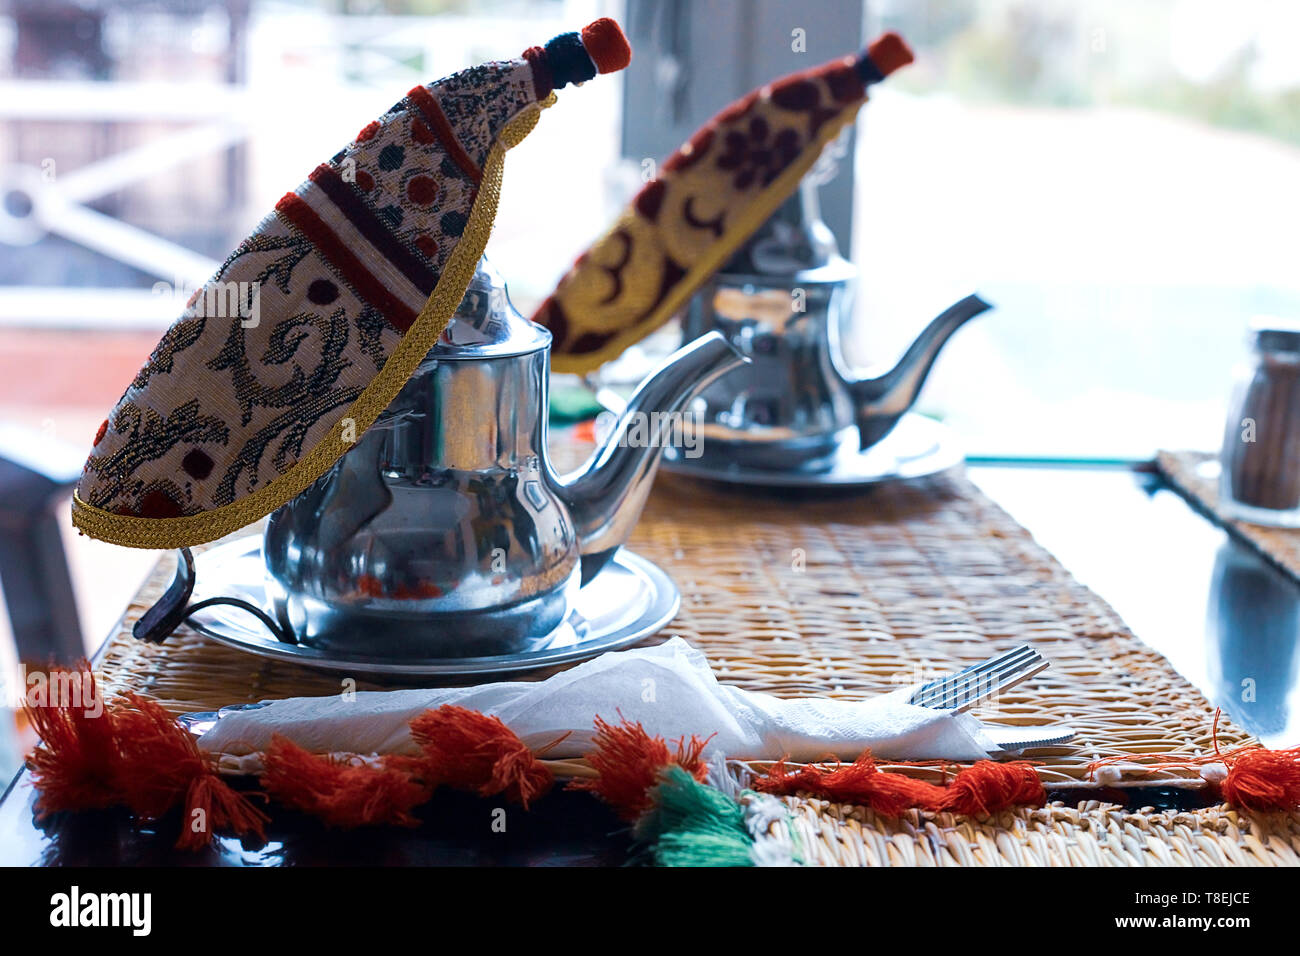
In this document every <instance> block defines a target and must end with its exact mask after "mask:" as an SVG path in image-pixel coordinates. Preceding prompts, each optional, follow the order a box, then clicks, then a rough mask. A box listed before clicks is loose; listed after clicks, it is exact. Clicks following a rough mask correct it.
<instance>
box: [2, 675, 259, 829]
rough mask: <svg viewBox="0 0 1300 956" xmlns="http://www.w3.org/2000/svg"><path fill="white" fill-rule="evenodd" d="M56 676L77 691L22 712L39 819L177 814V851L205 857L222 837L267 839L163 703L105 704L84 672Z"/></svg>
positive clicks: (130, 698)
mask: <svg viewBox="0 0 1300 956" xmlns="http://www.w3.org/2000/svg"><path fill="white" fill-rule="evenodd" d="M55 673H56V674H58V675H61V676H60V684H61V686H63V687H65V688H66V687H68V686H71V685H72V684H73V683H76V685H77V686H78V688H79V689H80V693H78V694H75V695H73V696H75V697H76V698H78V699H76V700H75V701H74V700H65V701H60V702H54V701H50V700H46V701H41V702H36V701H31V700H29V701H28V702H27V703H26V705H25V710H26V711H27V715H28V717H29V719H30V720H31V722H32V724H33V726H35V728H36V731H37V733H38V734H40V736H41V741H42V742H41V744H40V745H39V746H38V747H37V748H36V749H35V750H34V751H33V752H32V754H31V756H30V757H29V758H28V766H29V767H30V769H31V772H32V779H33V782H34V784H35V786H36V788H37V790H38V791H39V793H40V796H39V797H38V798H37V801H36V813H37V818H38V819H41V820H44V819H45V818H46V817H48V816H49V815H50V814H51V813H57V812H60V811H63V810H88V809H101V808H104V807H112V806H125V807H127V808H128V809H130V810H131V812H132V813H134V814H135V815H136V816H137V817H139V818H140V819H141V820H148V821H152V820H157V819H158V818H160V817H162V816H164V815H165V814H166V813H168V812H169V811H170V810H172V809H173V808H175V807H177V806H180V807H181V808H182V811H183V824H182V827H181V834H180V837H179V839H178V840H177V841H176V846H177V847H178V848H180V849H187V850H198V849H202V848H203V847H205V846H207V845H208V843H209V842H210V841H211V839H212V837H213V835H214V834H215V833H216V832H217V831H218V830H225V831H230V832H233V833H235V834H237V835H239V836H246V835H249V834H253V835H256V836H257V837H258V838H259V839H265V833H264V827H265V825H266V822H267V820H268V819H269V818H268V817H267V816H266V814H264V813H262V812H261V811H260V810H258V809H257V808H256V807H254V806H253V805H252V804H251V803H250V802H249V801H248V798H247V797H245V796H243V795H242V794H239V793H236V792H235V791H234V790H232V789H231V788H230V786H229V785H228V784H226V782H225V781H223V780H222V779H221V778H220V777H219V776H217V771H216V764H215V759H214V758H213V757H212V755H210V754H205V753H204V752H203V751H201V750H199V748H198V745H197V744H196V743H195V741H194V738H193V737H191V736H190V735H189V734H188V733H187V732H186V731H185V730H184V729H183V728H182V727H181V726H180V725H179V724H178V723H176V720H175V719H174V718H173V717H172V716H171V714H169V713H168V712H167V711H166V710H164V709H163V707H162V706H161V705H159V704H158V703H156V702H154V701H152V700H148V699H147V698H144V697H140V696H138V695H135V694H128V695H126V698H125V699H124V700H123V701H122V702H116V703H113V704H110V705H105V704H104V703H103V701H102V700H101V698H100V697H99V691H98V687H97V686H96V684H95V679H94V675H93V674H92V673H91V671H90V668H89V666H88V665H83V666H81V667H80V668H78V669H77V670H74V671H57V672H55ZM52 676H53V675H52Z"/></svg>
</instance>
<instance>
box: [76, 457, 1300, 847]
mask: <svg viewBox="0 0 1300 956" xmlns="http://www.w3.org/2000/svg"><path fill="white" fill-rule="evenodd" d="M630 547H632V548H633V549H635V550H636V551H637V552H639V553H640V554H642V555H644V556H646V557H647V558H649V559H651V560H652V561H655V562H657V563H658V564H659V565H660V566H661V567H663V568H665V569H666V570H667V571H668V572H669V573H670V574H671V575H672V576H673V578H674V579H675V580H676V582H677V584H678V586H679V587H680V588H681V591H682V610H681V613H680V614H679V615H678V617H677V618H676V619H675V620H674V621H673V622H672V624H671V625H669V627H668V628H666V629H665V631H664V632H663V634H661V635H659V636H657V637H656V638H655V640H661V639H663V638H664V637H667V636H668V635H673V634H676V635H680V636H682V637H684V638H685V639H686V640H688V641H690V642H692V643H694V644H695V645H697V646H698V647H700V648H701V649H702V650H703V651H704V652H705V653H706V654H707V655H708V656H709V658H710V660H711V661H712V662H713V664H714V666H715V669H716V670H717V673H718V677H719V679H720V680H722V681H725V682H730V683H734V684H736V685H738V686H741V687H744V688H746V689H749V690H756V691H765V692H768V693H772V694H777V695H783V696H795V695H815V694H820V695H830V696H838V697H848V698H855V697H860V696H865V695H871V694H877V693H881V692H885V691H889V690H892V689H895V688H897V687H898V686H900V684H901V683H903V682H912V681H915V680H919V679H923V678H928V677H931V676H934V675H936V674H939V673H943V672H947V671H950V670H953V669H957V668H960V667H963V666H966V665H968V664H971V663H974V662H976V661H979V660H981V659H983V658H986V657H988V656H989V655H991V654H994V653H996V652H999V651H1002V650H1006V649H1009V648H1011V647H1014V646H1016V645H1018V644H1021V643H1029V644H1032V645H1034V646H1035V647H1036V648H1037V649H1038V650H1039V651H1040V652H1041V653H1042V654H1043V655H1044V657H1046V658H1048V659H1049V660H1050V661H1051V663H1052V666H1051V668H1050V669H1049V670H1047V671H1046V672H1045V673H1044V674H1042V675H1040V676H1039V677H1037V678H1035V679H1033V680H1031V681H1029V682H1027V683H1025V684H1022V685H1020V686H1019V687H1017V688H1015V689H1014V690H1013V691H1010V692H1008V693H1006V694H1004V695H1003V696H1002V698H1001V700H1000V701H998V703H997V706H996V707H993V708H985V709H983V710H980V711H977V713H979V714H980V715H981V716H982V717H984V718H985V719H988V720H995V721H1003V722H1008V723H1024V724H1033V723H1051V722H1062V723H1069V724H1070V725H1072V726H1073V727H1074V728H1075V729H1076V730H1077V731H1078V737H1077V739H1076V740H1075V741H1074V742H1072V743H1071V744H1069V745H1066V746H1061V747H1055V748H1051V749H1044V750H1040V751H1035V752H1032V753H1031V754H1030V756H1031V757H1032V758H1033V759H1035V760H1038V761H1040V762H1041V763H1040V767H1039V770H1040V773H1041V775H1042V777H1043V780H1044V783H1045V784H1046V785H1047V786H1048V787H1049V789H1051V788H1068V787H1072V786H1075V785H1080V784H1083V785H1087V783H1088V781H1087V767H1088V765H1089V764H1090V763H1091V762H1092V761H1094V760H1097V759H1100V758H1105V757H1109V756H1114V755H1142V754H1179V755H1186V756H1188V757H1192V756H1199V755H1202V754H1205V753H1206V752H1208V751H1210V750H1211V749H1212V747H1213V741H1212V734H1211V727H1212V720H1213V715H1214V708H1213V707H1212V706H1211V705H1210V704H1209V702H1208V701H1206V699H1205V698H1204V697H1202V696H1201V694H1200V693H1199V692H1197V691H1196V689H1195V688H1193V687H1192V686H1191V685H1190V684H1189V683H1187V682H1186V681H1185V680H1184V679H1183V678H1181V677H1180V676H1178V674H1177V673H1175V672H1174V670H1173V669H1172V667H1171V666H1170V665H1169V663H1168V662H1167V661H1166V660H1165V659H1164V658H1163V657H1161V656H1160V655H1159V654H1157V653H1155V652H1154V651H1152V650H1151V649H1149V648H1148V647H1146V646H1145V645H1144V644H1142V643H1141V641H1139V640H1138V639H1137V638H1136V637H1135V636H1134V635H1133V634H1132V633H1130V632H1129V631H1128V630H1127V629H1126V628H1125V626H1124V624H1123V623H1122V622H1121V621H1120V619H1119V618H1118V617H1117V616H1116V614H1115V612H1114V611H1113V610H1112V609H1111V608H1110V607H1109V606H1108V605H1107V604H1106V603H1105V602H1103V601H1102V600H1101V599H1100V598H1098V597H1097V596H1096V595H1095V594H1093V593H1092V592H1090V591H1089V590H1087V589H1086V588H1084V587H1083V586H1082V585H1080V584H1079V583H1078V582H1077V581H1075V580H1074V579H1073V578H1072V577H1071V576H1070V575H1069V574H1068V573H1067V572H1066V571H1065V570H1064V569H1063V568H1062V567H1061V566H1060V564H1058V563H1057V562H1056V561H1055V560H1054V559H1053V558H1052V557H1051V556H1050V555H1049V554H1047V552H1045V551H1044V550H1043V549H1042V548H1041V547H1039V546H1038V545H1037V544H1036V543H1035V542H1034V541H1033V539H1032V538H1031V537H1030V535H1029V534H1028V532H1026V531H1025V530H1024V529H1023V528H1021V527H1020V526H1019V525H1018V524H1016V523H1015V522H1014V521H1013V520H1012V519H1011V518H1010V517H1009V516H1008V515H1007V514H1006V513H1005V512H1003V511H1002V510H1001V509H1000V508H998V507H997V506H996V505H994V504H993V503H992V502H991V501H990V500H989V499H988V498H987V497H985V496H984V495H983V494H982V493H981V492H980V491H979V490H978V489H977V488H975V487H974V485H972V484H971V483H970V482H969V481H967V480H966V479H965V478H964V477H961V476H956V475H951V474H950V475H947V476H942V477H939V478H935V479H930V480H927V481H923V482H917V483H911V484H898V485H891V486H883V487H878V488H875V489H873V490H871V491H870V492H868V493H865V494H857V495H843V496H835V497H833V498H801V497H799V496H796V495H794V494H792V493H789V492H784V493H781V494H779V495H763V496H757V495H742V494H740V493H738V492H737V491H735V490H733V489H727V488H717V487H713V486H709V485H704V484H699V483H695V482H691V481H689V480H687V479H682V478H675V477H672V476H666V475H665V476H661V477H660V479H659V481H658V483H657V485H656V488H655V491H654V492H653V494H652V495H651V498H650V501H649V503H648V505H647V508H646V511H645V515H644V517H643V518H642V520H641V523H640V524H639V526H638V527H637V529H636V532H635V534H634V535H633V538H632V540H631V542H630ZM170 565H171V562H170V560H165V561H164V562H163V566H162V567H160V569H159V570H158V571H157V572H156V573H155V575H154V576H153V578H152V579H151V580H150V582H149V583H148V584H147V585H146V587H145V588H144V589H143V590H142V591H141V592H140V594H139V595H138V596H137V598H136V600H135V601H134V602H133V603H132V605H131V607H130V609H129V611H128V613H127V615H126V618H125V620H124V624H123V627H122V630H121V632H120V633H118V634H117V635H115V636H114V637H113V638H112V639H111V641H110V643H109V645H108V646H107V648H106V652H105V654H104V655H103V658H102V664H101V672H102V678H103V680H104V683H105V686H106V689H107V690H108V691H110V692H116V691H124V690H128V689H130V690H135V691H138V692H141V693H145V694H148V695H151V696H153V697H155V698H157V699H158V700H159V701H161V702H162V703H163V704H164V705H165V706H167V707H168V708H170V709H171V710H173V711H176V712H182V711H187V710H211V709H215V708H217V707H220V706H223V705H226V704H232V703H243V702H251V701H257V700H261V699H264V698H268V697H280V696H288V695H308V694H332V693H337V691H338V689H339V686H340V685H339V675H336V674H326V673H320V672H315V671H312V670H309V669H306V668H303V667H298V666H294V665H290V664H285V663H280V662H274V661H269V660H263V659H261V658H258V657H254V656H251V655H249V654H245V653H241V652H238V651H234V650H230V649H227V648H224V647H221V646H219V645H217V644H214V643H212V642H210V641H208V640H205V639H203V638H201V637H199V636H198V635H196V634H194V633H193V632H190V631H188V630H184V629H183V630H182V631H180V632H178V633H177V634H176V635H175V636H173V637H172V638H171V639H169V640H168V641H167V642H166V643H165V644H163V645H161V646H152V645H145V644H141V643H139V642H136V641H134V640H133V639H132V638H131V637H130V634H129V628H130V625H131V623H132V622H133V621H134V620H135V618H136V617H138V615H139V614H140V613H141V612H142V611H143V610H144V608H145V607H147V606H148V604H149V602H151V601H152V600H153V599H154V598H155V597H156V596H157V595H158V594H159V593H160V591H161V589H162V588H163V587H164V586H165V584H166V581H167V578H168V577H169V575H170ZM537 676H543V675H537ZM358 686H359V687H362V688H366V687H376V686H379V685H375V684H373V683H370V682H367V681H364V680H361V681H358ZM701 729H702V730H703V731H704V732H706V733H707V731H708V729H707V728H701ZM1248 740H1250V738H1249V737H1248V736H1247V735H1246V734H1244V733H1243V732H1242V731H1240V730H1239V729H1237V728H1235V727H1234V726H1232V725H1231V724H1230V723H1228V722H1227V721H1226V720H1224V721H1221V722H1220V725H1219V743H1220V746H1224V747H1226V746H1231V745H1236V744H1240V743H1243V742H1246V741H1248ZM898 770H899V772H908V773H914V774H918V775H922V776H929V777H931V778H934V777H935V776H937V775H938V774H939V772H940V771H938V770H935V769H929V768H898ZM1125 776H1126V780H1125V783H1129V784H1134V785H1137V784H1163V785H1167V786H1169V785H1171V786H1195V785H1196V783H1198V782H1199V781H1198V778H1196V777H1195V775H1194V774H1193V773H1192V772H1187V771H1176V770H1160V771H1156V772H1152V773H1134V772H1127V773H1126V775H1125ZM787 803H788V804H789V806H790V807H791V809H792V826H793V827H794V829H795V831H796V836H797V837H798V839H799V841H800V843H801V845H802V846H803V850H804V853H805V856H806V858H807V859H808V860H809V861H810V862H817V863H842V864H852V863H870V864H925V863H948V864H964V863H982V864H996V863H1010V864H1020V863H1030V862H1033V863H1059V864H1074V863H1106V864H1118V865H1133V864H1153V865H1163V864H1170V863H1200V864H1223V863H1228V862H1239V863H1240V862H1257V863H1274V864H1278V863H1283V864H1285V863H1296V862H1298V861H1300V856H1298V855H1297V854H1300V815H1297V814H1279V815H1273V816H1270V817H1268V818H1262V817H1260V818H1254V819H1251V818H1246V817H1239V816H1238V815H1237V814H1236V813H1235V812H1231V811H1228V810H1227V809H1226V808H1222V807H1220V808H1210V809H1201V810H1193V811H1186V812H1180V813H1173V812H1167V813H1157V812H1147V811H1143V810H1140V809H1138V810H1132V809H1130V810H1124V809H1120V808H1119V807H1117V806H1115V805H1114V804H1103V803H1099V802H1096V801H1089V802H1085V803H1077V804H1076V805H1073V806H1068V807H1067V806H1064V805H1061V804H1054V805H1049V806H1048V807H1045V808H1042V809H1037V810H1018V811H1009V812H1006V813H1003V814H999V815H997V816H996V817H993V818H988V819H972V818H953V817H951V816H949V815H946V814H931V813H923V812H913V813H911V814H909V815H907V816H905V817H903V818H902V819H899V820H884V819H882V818H878V817H877V816H875V815H874V814H873V813H872V812H871V811H869V810H864V809H862V808H857V807H847V806H835V805H832V804H827V803H825V802H824V801H820V800H813V799H803V798H800V797H792V798H787ZM1130 803H1132V801H1130Z"/></svg>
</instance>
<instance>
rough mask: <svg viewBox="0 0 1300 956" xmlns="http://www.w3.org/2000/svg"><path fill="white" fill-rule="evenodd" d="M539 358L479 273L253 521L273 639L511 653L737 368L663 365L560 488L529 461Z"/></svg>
mask: <svg viewBox="0 0 1300 956" xmlns="http://www.w3.org/2000/svg"><path fill="white" fill-rule="evenodd" d="M550 341H551V336H550V333H549V332H547V331H546V330H545V329H544V328H542V327H541V326H537V325H534V324H532V323H530V322H528V321H527V320H526V319H524V318H523V317H522V316H520V315H519V313H518V312H516V311H515V309H514V307H513V306H512V305H511V304H510V299H509V297H508V295H507V293H506V288H505V284H504V283H503V282H502V281H501V278H500V276H499V275H497V273H496V272H495V271H494V270H492V268H491V267H490V266H489V265H488V264H487V261H486V260H483V261H482V262H481V263H480V265H479V269H478V273H477V274H476V275H475V277H474V280H473V281H472V282H471V284H470V287H469V291H468V292H467V293H466V295H465V299H464V301H463V302H462V304H461V306H460V309H459V310H458V311H457V313H456V315H455V317H454V318H453V319H452V321H451V323H450V325H449V326H448V328H447V330H446V332H445V333H444V334H443V336H442V339H441V340H440V341H439V342H438V344H437V345H436V346H435V347H434V348H433V349H432V350H431V351H430V352H429V354H428V356H427V357H426V358H425V360H424V362H422V363H421V365H420V366H419V368H418V369H417V370H416V372H415V374H414V375H413V376H412V378H411V380H410V381H409V382H408V383H407V384H406V387H405V388H404V389H403V390H402V392H401V393H400V394H399V395H398V397H397V398H396V399H395V400H394V402H393V403H392V405H391V406H390V407H389V408H388V409H387V410H386V411H385V412H384V414H383V415H382V416H381V418H380V419H379V421H377V422H376V423H375V425H373V426H372V427H371V428H370V429H369V430H368V431H366V432H365V433H364V434H363V435H362V436H361V438H360V440H359V441H358V442H357V445H356V447H355V448H353V449H352V450H351V451H349V452H348V453H347V454H346V455H344V456H343V457H342V458H341V459H340V460H339V461H338V462H337V463H336V464H335V465H334V467H333V468H332V469H331V470H330V471H329V472H327V473H326V474H325V475H324V476H323V477H322V478H320V480H318V481H317V482H316V483H315V484H314V485H312V486H311V487H310V488H309V489H308V490H307V491H305V492H304V493H303V494H301V495H299V496H298V497H297V498H295V499H294V500H293V501H291V502H289V503H288V504H286V505H284V506H283V507H282V508H280V509H279V510H278V511H276V512H275V513H274V514H273V515H272V516H271V518H270V523H269V524H268V526H267V530H266V534H265V538H264V541H263V556H264V559H265V563H266V569H267V575H268V591H269V593H270V594H271V595H272V598H273V601H274V604H275V607H276V614H277V616H278V617H279V619H280V622H281V625H282V626H283V627H284V628H285V629H286V630H287V631H289V632H291V633H292V634H293V635H295V637H296V638H297V639H298V640H299V641H301V642H303V643H306V644H309V645H312V646H315V647H319V648H323V649H327V650H330V651H337V652H340V653H349V654H355V653H361V654H366V655H369V656H377V657H393V658H404V657H405V658H411V657H421V658H428V657H473V656H485V655H496V654H508V653H514V652H518V651H523V650H527V649H529V648H530V647H531V646H532V645H533V644H535V643H537V642H538V641H541V640H543V639H545V638H546V637H547V635H548V634H549V633H550V632H551V631H552V630H553V629H554V628H556V627H557V626H558V625H559V624H560V623H561V622H562V621H563V620H564V619H565V617H566V615H567V614H568V611H569V609H570V608H571V606H572V603H573V596H574V593H575V591H576V589H577V588H579V587H581V586H582V585H583V584H584V583H586V582H588V581H590V580H591V579H592V578H594V577H595V576H596V574H597V573H598V572H599V571H600V569H601V568H602V567H604V565H605V564H606V562H608V561H609V559H610V558H611V557H612V556H613V555H614V553H615V552H616V551H617V550H618V548H619V547H620V546H621V545H622V544H623V542H624V541H625V540H626V538H627V536H628V534H629V533H630V532H631V530H632V528H633V526H634V525H635V524H636V521H637V518H638V517H639V515H640V513H641V509H642V507H643V505H644V504H645V499H646V496H647V494H648V493H649V490H650V485H651V482H652V480H653V478H654V474H655V471H656V469H657V467H658V464H659V460H660V457H661V453H662V451H663V449H664V445H665V444H666V442H667V439H668V432H669V429H670V428H671V427H672V421H673V415H674V413H679V412H680V411H681V410H682V409H683V408H684V407H685V406H686V405H687V404H688V403H689V402H690V401H691V400H692V399H693V398H694V397H695V396H696V395H697V394H698V393H699V392H700V390H701V389H703V388H705V387H706V386H707V385H708V384H709V383H710V382H712V381H713V380H714V379H716V378H717V377H718V376H720V375H722V374H723V373H725V372H727V371H729V370H731V369H733V368H735V367H736V366H738V365H741V364H743V363H744V361H745V359H744V358H742V357H741V356H740V355H739V354H738V353H737V352H736V350H735V349H734V348H732V347H731V346H730V345H728V344H727V342H726V340H725V339H724V338H723V337H722V336H720V335H718V334H716V333H714V334H712V335H706V336H704V337H702V338H701V339H699V340H698V341H696V342H692V343H690V344H689V345H687V346H685V347H684V348H682V349H680V350H679V351H678V352H677V353H675V354H674V355H673V356H672V357H670V358H669V359H668V360H667V361H666V362H665V363H664V364H663V365H662V366H661V367H660V368H659V369H658V370H657V371H656V372H655V373H653V374H652V375H651V376H650V377H649V378H648V379H647V380H646V381H645V382H643V383H642V385H641V387H640V388H639V389H638V390H637V392H636V394H635V395H634V396H633V398H632V400H631V402H630V403H629V406H628V409H627V410H626V412H625V413H624V415H623V417H622V419H621V421H620V423H619V425H617V426H616V427H615V428H614V430H613V433H612V434H611V435H610V436H609V437H608V439H607V440H606V441H605V443H604V445H603V446H602V447H601V448H600V449H599V450H598V451H597V453H596V454H595V455H594V456H593V458H592V459H591V461H590V462H589V463H588V464H587V466H586V467H585V468H584V469H582V470H580V471H579V472H576V473H575V474H573V475H570V476H566V477H563V478H562V477H560V476H558V475H556V473H555V472H554V470H553V469H552V467H551V464H550V461H549V459H548V456H547V451H546V429H547V377H548V371H549V369H548V366H549V353H550ZM656 413H657V414H656ZM638 419H640V421H638ZM647 419H648V420H649V421H650V422H651V425H650V427H649V430H648V431H647V429H646V425H645V421H646V420H647ZM634 423H635V424H636V425H637V431H636V434H637V435H638V437H637V439H636V440H634V441H629V440H628V438H629V428H630V427H631V426H632V425H633V424H634Z"/></svg>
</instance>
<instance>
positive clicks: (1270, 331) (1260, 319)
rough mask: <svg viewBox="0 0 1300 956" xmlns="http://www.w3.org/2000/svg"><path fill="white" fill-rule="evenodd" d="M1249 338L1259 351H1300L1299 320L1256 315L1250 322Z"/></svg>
mask: <svg viewBox="0 0 1300 956" xmlns="http://www.w3.org/2000/svg"><path fill="white" fill-rule="evenodd" d="M1250 340H1251V344H1252V345H1254V347H1255V348H1257V349H1259V350H1260V351H1261V352H1300V321H1297V320H1295V319H1282V318H1278V317H1277V316H1272V315H1261V316H1257V317H1256V318H1254V319H1252V320H1251V322H1250Z"/></svg>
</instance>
